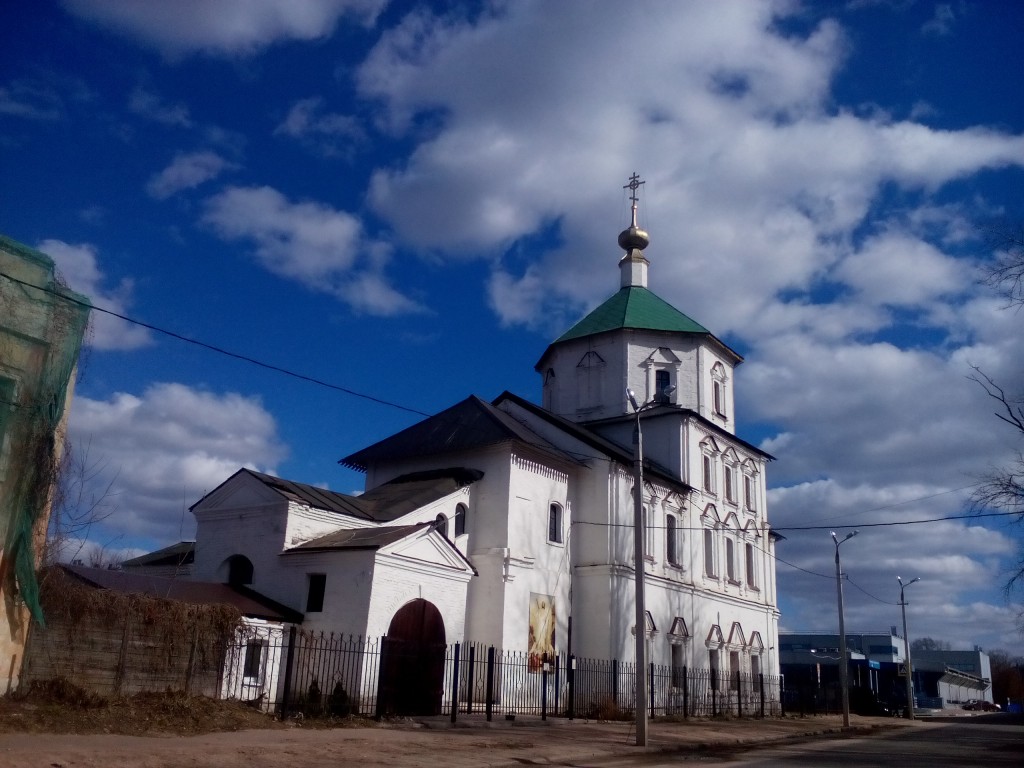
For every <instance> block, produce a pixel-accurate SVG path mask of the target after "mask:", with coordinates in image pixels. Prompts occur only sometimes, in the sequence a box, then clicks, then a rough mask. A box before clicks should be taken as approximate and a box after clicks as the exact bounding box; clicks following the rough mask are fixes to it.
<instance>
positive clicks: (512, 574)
mask: <svg viewBox="0 0 1024 768" xmlns="http://www.w3.org/2000/svg"><path fill="white" fill-rule="evenodd" d="M634 178H635V177H634ZM635 186H636V184H635V181H634V185H633V189H634V196H633V223H632V226H630V227H629V228H628V229H627V230H625V231H624V232H622V233H621V234H620V235H619V240H618V242H619V245H620V246H621V247H622V249H623V250H624V252H625V253H624V255H623V256H622V257H621V259H620V261H619V263H618V266H619V272H620V282H619V289H618V291H617V292H616V293H615V294H614V295H612V296H611V297H610V298H609V299H608V300H607V301H605V302H604V303H603V304H601V305H600V306H598V307H597V308H596V309H594V310H593V311H592V312H590V313H589V314H588V315H587V316H586V317H584V318H583V319H582V320H580V321H579V322H578V323H577V324H576V325H574V326H573V327H572V328H570V329H569V330H568V331H566V332H565V333H564V334H563V335H562V336H560V337H559V338H557V339H556V340H555V341H554V342H552V343H551V344H550V345H549V346H548V348H547V349H546V350H545V351H544V353H543V354H542V355H541V356H540V360H539V361H538V362H537V364H536V370H537V372H538V374H539V375H540V379H541V383H542V387H543V390H542V391H543V397H542V403H543V405H537V404H535V403H532V402H530V401H528V400H526V399H523V398H522V397H519V396H517V395H514V394H511V393H508V392H505V393H503V394H502V395H500V396H499V397H498V398H497V399H496V400H494V401H493V402H486V401H484V400H481V399H479V398H477V397H472V396H471V397H468V398H467V399H465V400H463V401H462V402H459V403H457V404H455V405H453V406H451V407H450V408H448V409H447V410H445V411H442V412H440V413H438V414H436V415H434V416H430V417H428V418H426V419H424V420H423V421H421V422H419V423H417V424H414V425H413V426H411V427H409V428H408V429H405V430H403V431H401V432H399V433H397V434H394V435H391V436H389V437H385V438H384V439H382V440H380V441H379V442H377V443H375V444H373V445H371V446H369V447H366V448H364V449H362V450H360V451H357V452H356V453H353V454H352V455H350V456H347V457H345V458H344V459H342V460H341V463H342V464H343V465H345V466H347V467H351V468H354V469H357V470H360V471H362V472H365V474H366V491H365V493H363V494H361V495H357V496H356V495H346V494H341V493H335V492H332V491H327V490H324V489H322V488H317V487H314V486H310V485H305V484H302V483H296V482H290V481H288V480H284V479H281V478H276V477H271V476H269V475H265V474H261V473H258V472H254V471H250V470H247V469H242V470H239V471H238V472H237V473H235V474H234V475H233V476H231V477H230V478H228V479H227V480H226V481H225V482H224V483H223V484H222V485H221V486H219V487H218V488H216V489H215V490H214V491H212V492H211V493H209V494H208V495H206V496H205V497H204V498H202V499H201V500H200V501H199V502H197V503H196V504H195V505H194V506H193V507H192V512H193V513H194V515H195V517H196V520H197V523H198V527H197V533H196V543H195V550H194V563H193V564H192V565H191V572H190V578H193V579H197V580H202V581H219V582H228V583H233V584H241V585H246V586H247V587H248V588H251V589H252V590H255V591H257V592H259V593H261V594H263V595H265V596H267V597H270V598H272V599H273V600H275V601H277V602H279V603H281V604H283V605H284V606H287V607H289V608H292V609H294V610H297V611H300V612H301V613H302V614H303V616H304V620H303V624H302V626H303V628H309V629H313V630H320V629H322V630H325V631H331V632H337V633H348V634H352V635H361V636H369V637H374V636H380V635H385V634H388V635H389V637H390V636H402V637H409V638H418V639H419V640H420V641H422V642H437V643H441V642H443V643H447V644H451V643H455V642H478V643H485V644H488V645H493V646H495V647H496V648H500V649H504V650H506V651H522V652H525V653H528V654H529V658H530V660H531V663H533V662H536V663H537V664H539V663H540V660H541V659H542V658H543V655H544V654H545V653H548V654H551V653H555V652H557V653H560V654H574V655H576V656H578V657H587V658H594V659H618V660H621V661H625V662H631V661H633V659H634V656H635V640H634V631H635V627H634V624H635V620H634V619H635V603H634V595H635V573H636V567H637V563H636V562H635V559H634V497H633V482H634V479H633V478H634V474H633V462H634V452H633V439H634V434H633V433H634V428H635V426H636V424H637V423H639V424H640V425H641V429H642V434H643V445H644V451H643V455H644V473H643V477H644V482H643V491H642V497H643V506H644V522H645V528H644V533H643V536H644V557H643V563H642V567H643V568H644V573H645V583H646V588H645V603H646V612H647V621H646V627H645V628H644V631H645V632H646V634H647V638H648V641H647V657H648V661H649V662H652V663H654V664H660V665H673V666H675V667H682V666H687V667H691V668H712V669H717V670H719V671H720V673H734V672H735V671H737V670H739V671H742V672H744V673H753V674H755V675H756V674H757V673H764V674H766V675H777V674H778V656H777V654H776V651H775V648H777V646H778V618H779V612H778V607H777V600H776V583H775V541H776V536H775V535H774V534H773V533H772V531H771V528H770V527H769V524H768V516H767V498H766V492H765V473H766V465H767V463H768V462H769V461H770V460H771V459H772V457H771V456H769V455H768V454H767V453H765V452H764V451H762V450H760V449H758V448H757V447H755V446H753V445H751V444H750V443H748V442H745V441H744V440H742V439H740V438H739V437H737V436H736V433H735V430H736V422H735V405H734V404H735V398H736V392H735V388H734V382H735V376H734V372H735V368H736V366H737V365H739V364H740V363H741V362H742V358H741V357H740V355H738V354H737V353H736V352H734V351H733V350H732V349H730V348H729V347H728V346H727V345H726V344H725V343H723V342H722V341H721V340H720V339H718V338H716V337H715V336H714V335H713V334H712V333H711V332H710V331H708V330H707V329H705V328H704V327H703V326H701V325H699V324H698V323H696V322H695V321H693V320H692V319H690V318H689V317H687V316H686V315H684V314H683V313H682V312H680V311H678V310H677V309H675V308H674V307H672V306H671V305H669V304H668V303H666V302H665V301H663V300H662V299H660V298H659V297H658V296H656V295H655V294H654V293H653V292H652V291H651V290H650V289H649V288H648V269H649V262H648V259H647V258H646V256H645V255H644V250H645V248H646V247H647V245H648V242H649V240H648V236H647V234H646V233H645V232H644V231H643V230H641V229H639V228H638V227H637V225H636V196H635ZM609 272H610V273H611V270H609ZM627 389H628V390H631V392H632V393H633V395H634V399H635V401H637V402H638V403H642V404H644V405H643V406H642V409H641V412H640V414H639V417H638V416H637V415H636V414H635V411H634V407H633V404H632V403H631V398H630V396H628V395H627Z"/></svg>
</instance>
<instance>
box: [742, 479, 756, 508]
mask: <svg viewBox="0 0 1024 768" xmlns="http://www.w3.org/2000/svg"><path fill="white" fill-rule="evenodd" d="M743 506H744V507H746V508H747V509H749V510H751V511H753V510H754V508H755V507H754V478H752V477H751V476H750V475H744V476H743Z"/></svg>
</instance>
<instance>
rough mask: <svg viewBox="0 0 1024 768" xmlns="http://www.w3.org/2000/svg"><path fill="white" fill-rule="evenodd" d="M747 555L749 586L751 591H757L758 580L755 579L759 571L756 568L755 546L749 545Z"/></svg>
mask: <svg viewBox="0 0 1024 768" xmlns="http://www.w3.org/2000/svg"><path fill="white" fill-rule="evenodd" d="M746 554H747V563H746V565H747V586H748V587H750V588H751V589H757V579H756V578H755V574H756V573H757V571H756V569H755V568H754V545H753V544H749V543H748V544H747V545H746Z"/></svg>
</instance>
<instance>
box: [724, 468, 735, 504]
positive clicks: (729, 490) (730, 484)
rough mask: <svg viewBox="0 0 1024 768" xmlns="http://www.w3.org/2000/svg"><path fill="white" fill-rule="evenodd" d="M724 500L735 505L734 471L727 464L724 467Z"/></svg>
mask: <svg viewBox="0 0 1024 768" xmlns="http://www.w3.org/2000/svg"><path fill="white" fill-rule="evenodd" d="M725 499H726V501H729V502H731V503H733V504H735V503H736V469H735V467H730V466H729V465H728V464H726V465H725Z"/></svg>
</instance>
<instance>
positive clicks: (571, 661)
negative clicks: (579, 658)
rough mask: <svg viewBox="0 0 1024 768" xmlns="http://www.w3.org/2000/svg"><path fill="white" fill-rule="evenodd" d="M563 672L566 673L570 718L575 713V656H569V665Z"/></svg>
mask: <svg viewBox="0 0 1024 768" xmlns="http://www.w3.org/2000/svg"><path fill="white" fill-rule="evenodd" d="M565 674H566V675H568V680H569V707H568V715H569V719H570V720H572V719H573V717H574V716H575V714H576V657H575V656H572V655H570V656H569V666H568V668H566V670H565Z"/></svg>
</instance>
